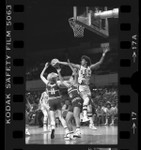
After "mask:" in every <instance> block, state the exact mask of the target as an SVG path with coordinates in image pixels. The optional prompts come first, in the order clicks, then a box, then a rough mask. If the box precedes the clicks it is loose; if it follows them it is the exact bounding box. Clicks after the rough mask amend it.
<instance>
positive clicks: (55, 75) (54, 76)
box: [47, 72, 58, 80]
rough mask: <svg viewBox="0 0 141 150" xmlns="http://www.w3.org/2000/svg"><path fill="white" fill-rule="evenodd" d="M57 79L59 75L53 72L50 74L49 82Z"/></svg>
mask: <svg viewBox="0 0 141 150" xmlns="http://www.w3.org/2000/svg"><path fill="white" fill-rule="evenodd" d="M57 77H58V74H57V73H55V72H51V73H49V74H48V76H47V80H52V79H54V78H57Z"/></svg>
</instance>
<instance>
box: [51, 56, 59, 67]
mask: <svg viewBox="0 0 141 150" xmlns="http://www.w3.org/2000/svg"><path fill="white" fill-rule="evenodd" d="M58 62H59V60H58V59H56V58H55V59H52V60H51V65H52V66H53V67H55V66H56V65H57V63H58Z"/></svg>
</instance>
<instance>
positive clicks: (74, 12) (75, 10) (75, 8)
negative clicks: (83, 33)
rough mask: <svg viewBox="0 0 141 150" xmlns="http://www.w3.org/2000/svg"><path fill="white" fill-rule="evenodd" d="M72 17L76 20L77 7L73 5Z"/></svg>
mask: <svg viewBox="0 0 141 150" xmlns="http://www.w3.org/2000/svg"><path fill="white" fill-rule="evenodd" d="M73 17H74V19H75V20H77V7H76V6H73Z"/></svg>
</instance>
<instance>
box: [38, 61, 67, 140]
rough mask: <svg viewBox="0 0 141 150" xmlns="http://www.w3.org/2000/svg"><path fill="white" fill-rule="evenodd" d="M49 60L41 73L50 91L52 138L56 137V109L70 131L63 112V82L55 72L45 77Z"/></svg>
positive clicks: (64, 125)
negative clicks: (61, 92)
mask: <svg viewBox="0 0 141 150" xmlns="http://www.w3.org/2000/svg"><path fill="white" fill-rule="evenodd" d="M48 66H49V64H48V62H47V63H46V64H45V67H44V69H43V70H42V72H41V74H40V78H41V80H42V81H43V82H44V83H45V84H46V90H47V92H48V103H49V114H50V120H51V139H53V138H54V137H55V111H56V110H57V111H58V116H59V119H60V121H61V123H62V125H63V127H64V129H65V133H66V134H67V133H68V132H69V130H68V128H67V125H66V121H65V120H64V118H63V117H62V113H61V94H60V89H59V86H60V85H61V82H59V81H57V77H58V75H57V74H56V73H54V72H52V73H49V74H48V76H47V78H45V77H44V72H45V70H46V69H47V68H48Z"/></svg>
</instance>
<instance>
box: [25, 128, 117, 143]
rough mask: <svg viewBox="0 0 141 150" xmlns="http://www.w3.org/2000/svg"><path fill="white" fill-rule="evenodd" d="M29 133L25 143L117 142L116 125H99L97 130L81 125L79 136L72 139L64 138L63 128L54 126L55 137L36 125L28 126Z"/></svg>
mask: <svg viewBox="0 0 141 150" xmlns="http://www.w3.org/2000/svg"><path fill="white" fill-rule="evenodd" d="M28 128H29V131H30V133H31V135H30V136H26V137H25V143H26V144H75V145H76V144H110V145H114V144H117V140H118V135H117V133H118V131H117V130H118V128H117V126H99V127H97V130H93V129H90V128H88V127H81V133H82V136H81V138H76V139H73V140H65V139H64V129H63V128H62V127H61V126H60V127H57V128H56V131H55V138H54V139H51V138H50V132H48V131H47V132H43V128H39V127H37V126H31V127H28Z"/></svg>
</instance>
